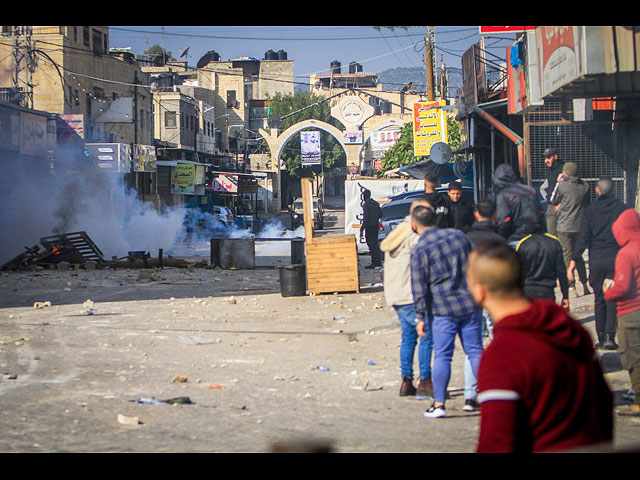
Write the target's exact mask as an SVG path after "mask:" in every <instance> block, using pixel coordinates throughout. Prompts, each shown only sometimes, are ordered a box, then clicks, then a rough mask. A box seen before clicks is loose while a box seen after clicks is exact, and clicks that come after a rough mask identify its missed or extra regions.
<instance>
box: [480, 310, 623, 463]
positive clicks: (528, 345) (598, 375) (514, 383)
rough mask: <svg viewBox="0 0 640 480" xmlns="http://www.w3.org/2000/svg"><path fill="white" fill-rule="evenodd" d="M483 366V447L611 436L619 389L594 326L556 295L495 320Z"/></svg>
mask: <svg viewBox="0 0 640 480" xmlns="http://www.w3.org/2000/svg"><path fill="white" fill-rule="evenodd" d="M493 333H494V338H493V340H492V341H491V343H490V344H489V345H488V346H487V348H486V350H485V351H484V353H483V355H482V358H481V361H480V368H479V371H478V401H479V402H480V416H481V422H480V435H479V439H478V446H477V451H478V452H480V453H487V452H511V453H531V452H551V451H559V450H565V451H566V450H571V449H575V448H578V447H583V446H586V445H594V444H598V443H606V442H610V441H611V440H612V438H613V395H612V393H611V390H610V389H609V387H608V385H607V383H606V381H605V379H604V376H603V373H602V368H601V366H600V363H599V362H598V360H597V358H596V356H595V351H594V348H593V342H592V339H591V336H590V335H589V333H588V332H587V331H586V330H585V329H584V328H583V327H582V326H581V325H580V324H579V323H578V322H577V321H576V320H575V319H573V318H572V317H571V316H570V315H569V314H568V313H567V312H566V311H565V310H564V309H563V308H561V307H560V306H559V305H557V304H555V303H554V302H553V301H548V300H536V301H533V302H532V305H531V307H530V308H529V309H528V310H527V311H525V312H522V313H519V314H515V315H510V316H508V317H505V318H503V319H502V320H500V321H499V322H496V324H495V325H494V330H493Z"/></svg>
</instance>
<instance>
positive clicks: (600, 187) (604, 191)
mask: <svg viewBox="0 0 640 480" xmlns="http://www.w3.org/2000/svg"><path fill="white" fill-rule="evenodd" d="M613 188H614V185H613V180H611V177H601V178H600V180H598V183H597V184H596V195H609V194H611V193H613Z"/></svg>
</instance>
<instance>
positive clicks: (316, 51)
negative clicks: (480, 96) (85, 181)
mask: <svg viewBox="0 0 640 480" xmlns="http://www.w3.org/2000/svg"><path fill="white" fill-rule="evenodd" d="M109 28H110V30H109V34H110V47H112V48H113V47H131V49H132V51H133V53H135V54H142V53H143V52H144V51H145V50H146V49H147V48H149V47H150V46H152V45H156V44H157V45H160V46H162V47H164V48H165V49H166V50H167V51H169V52H171V54H172V55H173V56H174V57H175V58H178V59H181V60H185V59H186V60H187V62H188V64H189V66H195V65H196V63H197V62H198V60H199V59H200V58H201V57H202V56H203V55H204V54H205V53H206V52H208V51H210V50H214V51H216V52H217V53H218V54H219V55H220V57H221V59H222V60H229V59H233V58H238V57H254V58H257V59H263V58H264V55H265V52H267V50H270V49H271V50H273V51H274V52H278V51H279V50H284V51H285V52H287V58H288V60H293V61H294V75H295V81H296V82H298V81H299V82H302V83H304V82H306V81H308V77H309V75H310V74H314V73H318V74H324V73H328V72H329V68H330V65H331V62H332V61H334V60H337V61H339V62H340V63H341V65H342V72H343V73H346V72H348V68H349V63H350V62H357V63H359V64H360V65H362V69H363V71H364V72H369V73H380V72H383V71H385V70H388V69H393V68H410V67H423V66H424V51H425V48H424V38H425V35H426V33H427V27H408V28H407V29H406V30H405V29H403V28H400V27H396V28H393V29H389V28H386V27H383V28H381V29H380V30H376V29H375V28H374V27H372V26H363V25H359V26H346V25H341V26H319V25H314V26H255V25H253V26H191V25H190V26H175V25H173V26H110V27H109ZM435 32H436V33H435V44H436V52H437V53H436V58H437V61H438V62H440V61H441V59H443V60H444V62H445V64H446V66H447V68H454V69H460V68H461V62H462V54H463V53H464V52H465V51H466V50H467V49H468V48H469V47H470V46H471V45H472V44H474V43H476V42H478V41H479V40H480V34H479V26H436V27H435ZM514 38H515V37H514V36H513V35H506V34H505V35H501V36H492V37H486V38H485V41H486V45H487V50H488V51H489V52H491V54H493V55H496V56H498V57H499V58H502V59H503V60H504V59H505V58H506V53H505V52H506V50H505V49H506V46H507V45H509V44H511V43H512V42H513V40H514ZM187 47H188V48H189V50H188V52H187V54H186V55H188V56H184V57H181V55H182V54H183V53H184V51H185V50H186V49H187Z"/></svg>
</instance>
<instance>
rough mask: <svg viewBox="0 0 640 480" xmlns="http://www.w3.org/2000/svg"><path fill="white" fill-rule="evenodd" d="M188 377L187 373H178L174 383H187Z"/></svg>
mask: <svg viewBox="0 0 640 480" xmlns="http://www.w3.org/2000/svg"><path fill="white" fill-rule="evenodd" d="M186 382H187V377H186V376H185V375H176V376H175V378H174V379H173V383H186Z"/></svg>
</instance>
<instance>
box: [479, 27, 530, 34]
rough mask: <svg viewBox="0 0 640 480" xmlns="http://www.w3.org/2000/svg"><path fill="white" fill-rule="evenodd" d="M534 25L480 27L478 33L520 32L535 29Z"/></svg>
mask: <svg viewBox="0 0 640 480" xmlns="http://www.w3.org/2000/svg"><path fill="white" fill-rule="evenodd" d="M535 28H536V27H484V26H481V27H480V34H483V33H520V32H526V31H527V30H535Z"/></svg>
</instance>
